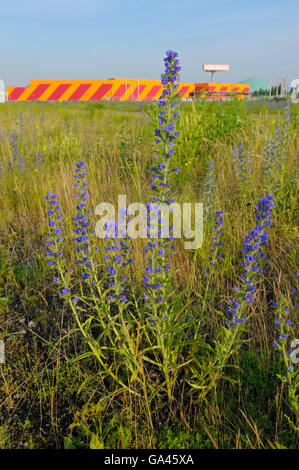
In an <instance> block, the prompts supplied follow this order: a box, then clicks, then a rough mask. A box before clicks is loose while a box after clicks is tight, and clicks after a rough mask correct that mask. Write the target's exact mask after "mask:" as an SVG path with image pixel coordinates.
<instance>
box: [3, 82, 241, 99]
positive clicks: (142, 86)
mask: <svg viewBox="0 0 299 470" xmlns="http://www.w3.org/2000/svg"><path fill="white" fill-rule="evenodd" d="M162 88H163V86H162V84H161V81H160V80H139V79H124V78H111V79H108V80H30V84H29V86H27V87H7V95H8V100H9V101H33V100H38V101H100V100H109V101H152V100H155V99H158V98H159V97H160V95H161V92H162ZM179 92H180V94H181V97H182V98H183V99H188V98H193V97H194V96H195V95H197V94H203V95H204V96H208V97H209V98H210V99H215V98H219V99H223V98H225V97H228V96H231V95H232V94H235V95H237V96H238V97H239V98H240V99H244V98H245V97H246V96H247V95H248V94H249V85H247V84H230V83H179Z"/></svg>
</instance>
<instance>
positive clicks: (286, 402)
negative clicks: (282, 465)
mask: <svg viewBox="0 0 299 470" xmlns="http://www.w3.org/2000/svg"><path fill="white" fill-rule="evenodd" d="M178 109H179V113H178V114H179V117H178V118H177V121H176V122H177V123H176V130H178V131H179V135H178V137H177V139H176V141H175V151H174V154H173V155H172V159H171V165H172V167H173V168H176V167H179V168H180V172H173V173H171V174H170V175H169V188H168V191H169V194H171V195H172V197H173V198H174V199H175V201H177V202H181V203H183V202H191V203H196V202H204V204H206V205H204V209H205V210H207V209H208V208H209V210H208V212H207V213H206V214H205V215H204V238H203V244H202V246H201V247H200V248H198V249H196V250H186V249H185V247H184V243H183V240H175V243H174V245H175V250H174V251H173V252H172V253H171V256H169V264H170V268H169V269H168V268H167V269H165V264H163V263H164V261H163V260H162V261H161V266H163V272H164V274H163V276H162V277H161V284H162V287H161V289H162V291H163V297H157V295H156V293H155V292H156V291H155V290H154V288H153V287H151V286H150V285H149V286H148V285H147V282H149V281H146V282H144V273H146V272H149V271H146V268H147V260H146V256H147V255H146V252H144V247H145V246H146V243H147V242H146V241H145V240H138V239H137V240H132V241H130V240H129V241H128V246H129V248H132V249H131V250H130V258H131V259H132V260H133V262H131V263H127V262H124V263H123V265H124V266H121V267H120V268H119V271H117V275H116V274H115V275H114V274H113V272H112V271H111V270H110V271H109V270H108V271H107V266H106V265H107V262H106V261H105V258H104V256H105V255H107V251H105V250H104V247H105V246H106V247H107V246H108V247H109V241H108V240H100V239H98V238H97V237H95V236H94V235H93V234H92V233H91V231H92V230H94V227H95V224H96V221H97V218H98V217H97V216H96V214H95V208H96V206H97V205H98V204H99V203H100V202H102V201H106V202H110V203H112V204H115V205H116V204H117V196H118V194H126V195H127V199H128V202H135V201H141V202H148V201H151V198H152V196H153V191H152V189H151V173H152V172H153V170H151V168H152V166H153V163H152V161H153V154H154V153H155V152H156V147H157V144H155V132H154V130H155V128H157V125H158V126H159V124H157V122H158V115H157V113H158V111H159V110H158V106H157V105H153V104H143V103H106V102H105V103H98V104H95V103H91V104H85V103H71V104H63V103H56V104H54V103H53V104H52V103H13V102H11V103H6V104H5V105H2V106H1V107H0V167H1V171H0V256H1V261H0V273H1V275H0V335H1V337H0V339H1V338H2V340H3V342H4V344H5V363H3V364H0V377H1V378H0V391H1V393H0V448H2V449H5V448H9V449H13V448H32V449H37V448H61V447H65V448H74V447H75V448H80V447H81V448H82V447H83V448H84V447H85V448H89V447H91V448H155V447H156V448H166V449H172V448H174V449H175V448H220V449H222V448H230V449H232V448H237V449H245V448H259V449H262V448H269V449H270V448H296V447H298V443H299V441H298V426H299V422H298V378H299V376H298V363H297V364H296V363H294V364H293V365H292V364H291V362H290V354H287V351H288V350H289V349H290V344H291V341H292V340H294V339H296V338H299V331H298V309H297V310H296V308H295V307H296V295H297V294H296V289H298V274H297V275H296V272H298V148H299V147H298V129H299V108H298V106H295V105H291V108H290V111H291V117H290V120H288V114H287V111H286V109H285V107H284V105H283V104H280V103H279V104H278V105H277V107H274V106H271V107H269V106H268V105H267V103H266V102H265V103H262V104H257V103H250V106H249V105H248V104H246V103H242V102H238V101H232V102H226V103H224V102H223V103H211V102H205V101H198V102H197V101H196V102H190V103H189V102H188V103H180V104H179V107H178ZM275 126H276V128H275ZM275 129H276V130H275ZM273 139H274V140H273ZM240 142H241V143H242V144H240ZM267 148H268V151H267ZM271 151H272V154H271ZM77 162H85V166H83V163H82V166H81V167H80V166H78V165H77ZM85 167H86V177H85V174H84V171H83V170H84V168H85ZM76 168H77V170H78V171H77V173H76V174H77V175H79V177H78V179H77V180H76V181H79V186H80V185H81V183H82V181H83V182H85V179H86V183H87V184H86V186H80V187H79V189H80V191H81V190H82V191H83V193H82V192H81V193H80V194H79V195H78V189H76V188H74V183H75V180H74V172H75V169H76ZM82 168H83V170H82ZM161 171H162V170H161ZM80 172H81V173H80ZM157 174H159V172H157ZM82 188H84V189H82ZM84 191H87V193H88V202H87V197H86V194H85V192H84ZM49 192H51V193H52V194H53V193H56V195H55V196H53V197H52V196H51V195H50V196H49V199H48V200H45V199H44V198H45V196H46V195H47V194H48V193H49ZM75 194H77V195H78V197H79V199H80V198H81V199H80V201H82V200H84V202H85V203H86V206H82V207H81V208H80V209H79V210H78V209H76V206H77V204H78V202H77V201H76V199H75ZM82 194H83V199H82ZM267 194H270V195H271V196H273V199H271V204H275V207H273V208H270V212H273V215H272V216H269V215H265V213H264V212H263V213H262V214H263V215H262V217H264V218H263V219H259V220H257V219H256V214H257V213H258V214H261V211H260V212H259V211H258V206H257V204H258V201H259V200H260V199H261V198H263V197H265V196H266V195H267ZM51 201H53V204H52V206H53V207H56V204H57V206H58V205H59V206H60V207H61V210H59V208H58V210H57V212H59V213H61V215H63V219H62V220H59V222H57V220H56V221H55V224H56V225H55V227H58V226H59V230H60V229H61V230H62V231H63V233H64V240H60V241H59V242H57V246H58V245H59V250H60V248H61V250H63V257H62V256H60V257H59V253H58V251H56V254H57V253H58V256H57V257H56V258H57V259H56V260H55V264H54V262H53V266H51V265H49V264H48V260H49V257H50V259H52V258H51V252H50V255H48V258H47V250H48V248H47V246H46V242H47V240H48V242H49V241H50V242H52V241H53V236H54V235H53V232H51V230H52V229H53V226H51V225H50V226H49V220H51V217H52V215H51V212H48V210H50V211H51V204H50V205H49V203H50V202H51ZM269 201H270V200H268V202H267V204H268V203H269ZM207 202H208V203H209V205H207ZM87 209H89V210H90V211H91V212H90V213H89V214H88V213H87ZM53 210H54V209H53ZM215 211H217V212H216V213H215ZM218 211H223V214H221V212H218ZM78 213H79V214H81V215H82V214H84V217H89V220H90V225H88V224H85V225H84V224H83V225H84V230H85V232H84V233H87V235H86V236H87V238H88V243H87V245H88V247H83V248H82V246H83V245H82V243H83V241H84V240H83V241H82V239H81V240H79V246H80V247H81V248H80V249H81V254H80V253H79V254H78V251H76V248H77V247H78V243H77V244H76V243H75V242H74V238H76V234H74V232H73V230H74V228H75V227H76V225H75V223H76V222H77V224H79V226H80V223H81V226H80V227H81V228H82V226H83V225H82V220H83V219H82V218H81V219H80V218H77V219H74V217H76V214H77V215H78ZM215 215H216V216H217V217H218V219H216V220H214V217H215ZM222 218H223V225H222ZM270 219H271V220H272V221H273V223H272V224H271V221H270V223H267V222H269V220H270ZM86 220H87V219H85V221H86ZM259 222H260V223H261V227H260V231H261V233H260V235H261V234H262V236H263V237H264V238H263V242H260V240H258V238H255V242H256V243H257V244H259V243H260V246H259V247H254V248H253V249H251V248H250V249H251V252H252V253H253V252H254V259H253V260H249V261H248V263H249V264H250V263H251V264H250V266H251V268H252V269H251V274H249V275H248V276H251V277H250V280H249V281H248V279H249V278H246V276H245V278H246V279H247V281H246V279H245V280H244V274H243V270H244V264H243V262H244V256H246V253H245V254H244V251H243V249H244V240H245V243H247V246H248V243H249V244H250V243H252V241H250V240H249V241H248V239H247V242H246V238H245V237H248V236H249V231H250V230H252V229H254V228H255V227H256V226H257V224H258V223H259ZM215 224H216V229H217V230H216V231H215V230H213V227H215ZM263 224H264V225H263ZM77 227H78V225H77ZM82 230H83V229H82ZM215 232H217V234H215ZM51 233H52V234H51ZM57 233H59V232H57ZM81 233H83V232H81ZM49 234H50V235H49ZM265 234H267V237H268V238H267V239H266V238H265V237H266V235H265ZM215 235H216V236H215ZM213 236H214V238H213ZM252 236H253V237H258V236H259V235H252ZM47 237H50V238H48V239H47ZM51 237H52V238H51ZM54 238H55V236H54ZM220 241H221V243H220ZM213 242H215V243H216V244H215V245H212V243H213ZM264 242H265V243H264ZM53 243H54V242H53ZM55 243H56V242H55ZM107 243H108V245H107ZM163 243H164V242H163ZM163 243H162V245H163ZM165 243H166V242H165ZM163 246H164V245H163ZM245 246H246V245H245ZM250 246H251V247H252V245H250ZM213 249H214V251H212V252H211V250H213ZM57 250H58V248H57ZM262 251H263V252H264V254H265V256H264V257H263V258H262V257H259V253H260V252H262ZM82 253H83V254H84V255H86V258H88V259H89V260H91V259H92V261H91V263H89V264H87V265H86V266H87V267H86V269H85V268H84V269H85V271H84V269H83V267H82V263H83V264H84V263H85V260H84V261H83V262H82V263H81V264H78V263H77V260H78V259H80V256H81V255H82ZM108 254H109V256H110V252H109V253H108ZM125 255H126V254H125ZM125 255H124V256H125ZM217 255H220V256H217ZM152 256H153V257H155V256H156V262H158V263H159V262H160V261H159V256H158V255H156V254H153V255H152ZM111 259H113V262H114V263H115V262H116V261H115V258H113V256H112V257H110V260H111ZM256 259H258V263H259V266H260V268H262V272H259V271H256V270H255V269H254V263H255V262H256ZM157 260H158V261H157ZM245 261H246V259H245ZM95 262H97V264H95ZM211 262H212V265H211ZM252 263H253V264H252ZM245 267H246V266H245ZM260 268H259V269H260ZM161 270H162V268H161ZM83 271H84V272H83ZM84 273H87V274H88V276H87V277H86V278H85V276H84ZM113 276H114V277H115V278H116V276H118V277H117V281H113V282H114V284H113V282H112V284H111V278H112V277H113ZM123 276H126V280H123ZM53 278H54V280H53ZM55 280H56V281H58V282H55ZM245 281H246V282H245ZM109 282H110V283H109ZM252 286H253V287H252ZM235 287H237V289H235ZM250 287H252V290H251V293H252V294H249V293H248V292H249V291H248V288H250ZM61 289H62V290H63V289H66V290H65V291H64V293H61ZM68 289H69V290H70V292H69V291H68ZM111 293H113V295H112V297H113V299H114V300H113V301H109V296H111ZM145 293H147V294H146V295H148V297H149V298H150V300H147V301H146V300H145V297H146V296H145V295H144V294H145ZM124 294H125V300H121V299H122V296H124ZM234 297H235V298H236V300H234V299H233V298H234ZM161 298H163V301H161V300H159V299H161ZM229 299H231V300H229ZM234 302H238V305H239V307H237V306H236V304H235V303H234ZM276 303H277V304H278V305H276ZM236 310H237V313H236ZM296 311H297V313H296ZM234 312H235V313H236V315H237V314H238V312H240V315H241V316H239V317H238V316H237V317H235V318H238V319H239V320H240V319H242V318H243V319H244V321H243V320H242V321H239V322H238V321H237V322H235V323H234V324H230V321H231V320H230V318H231V316H232V315H233V314H234ZM227 318H228V319H229V321H226V319H227ZM277 318H278V319H279V320H277ZM289 321H291V324H290V326H289ZM275 322H276V326H275ZM283 335H285V336H286V337H284V336H283ZM279 337H281V338H280V339H279ZM274 341H277V343H278V346H276V347H274V346H273V343H274Z"/></svg>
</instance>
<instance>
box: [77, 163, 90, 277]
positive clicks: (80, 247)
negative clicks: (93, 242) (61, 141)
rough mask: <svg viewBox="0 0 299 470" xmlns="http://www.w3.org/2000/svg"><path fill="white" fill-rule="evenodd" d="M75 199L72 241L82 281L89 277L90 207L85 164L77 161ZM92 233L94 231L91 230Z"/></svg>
mask: <svg viewBox="0 0 299 470" xmlns="http://www.w3.org/2000/svg"><path fill="white" fill-rule="evenodd" d="M74 178H75V200H76V202H77V206H76V211H77V213H76V215H75V217H74V226H75V228H74V235H75V238H74V241H75V243H76V245H77V246H76V253H77V264H78V265H79V266H80V267H81V269H82V278H81V279H82V281H86V280H87V279H89V278H90V277H91V272H92V263H93V261H92V259H91V257H90V242H89V236H90V233H89V232H90V225H91V224H90V220H89V214H90V209H88V207H87V203H88V194H87V181H86V164H85V162H77V164H76V169H75V175H74ZM93 233H94V231H93Z"/></svg>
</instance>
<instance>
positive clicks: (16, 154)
mask: <svg viewBox="0 0 299 470" xmlns="http://www.w3.org/2000/svg"><path fill="white" fill-rule="evenodd" d="M11 148H12V161H11V162H10V165H9V166H10V168H14V169H16V170H17V171H18V172H19V173H20V174H21V173H23V171H24V168H25V158H24V155H23V154H22V153H21V152H20V149H19V145H18V135H17V133H16V132H15V133H14V134H12V137H11Z"/></svg>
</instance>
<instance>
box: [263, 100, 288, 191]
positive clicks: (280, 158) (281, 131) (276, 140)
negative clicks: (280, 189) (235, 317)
mask: <svg viewBox="0 0 299 470" xmlns="http://www.w3.org/2000/svg"><path fill="white" fill-rule="evenodd" d="M290 120H291V118H290V106H289V104H287V105H286V106H285V109H284V112H283V115H282V123H277V124H276V126H275V129H274V133H273V138H272V139H270V140H269V141H268V142H267V144H266V147H265V149H264V152H263V175H264V178H265V180H266V181H267V182H268V184H269V185H270V187H273V188H274V189H276V188H277V184H278V178H279V177H280V173H281V171H282V169H283V165H284V163H285V159H286V151H287V147H288V144H289V137H290V133H289V128H290Z"/></svg>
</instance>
